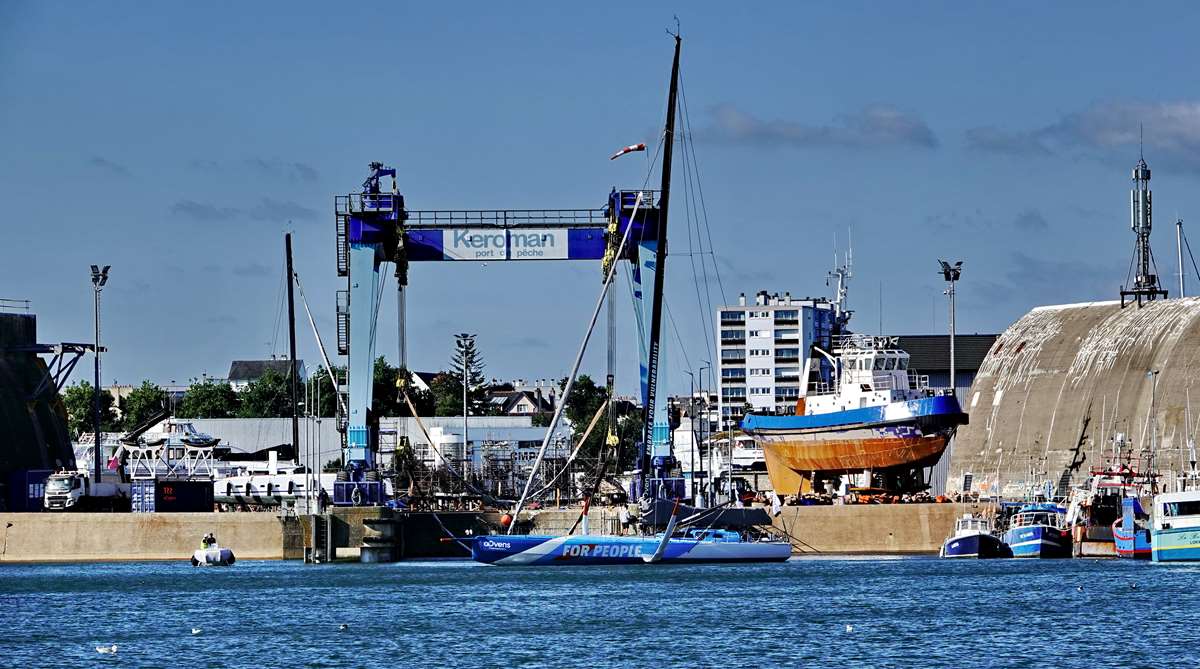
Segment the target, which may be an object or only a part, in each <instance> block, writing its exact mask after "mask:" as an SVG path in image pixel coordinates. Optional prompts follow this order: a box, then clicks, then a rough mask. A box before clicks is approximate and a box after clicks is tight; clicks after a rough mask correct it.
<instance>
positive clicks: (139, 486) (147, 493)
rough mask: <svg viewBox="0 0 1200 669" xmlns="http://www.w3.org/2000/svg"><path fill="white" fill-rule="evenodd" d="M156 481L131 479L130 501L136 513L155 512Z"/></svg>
mask: <svg viewBox="0 0 1200 669" xmlns="http://www.w3.org/2000/svg"><path fill="white" fill-rule="evenodd" d="M154 483H155V482H154V481H130V483H129V502H130V506H131V507H132V510H133V512H134V513H154V510H155V505H154V493H155V489H154Z"/></svg>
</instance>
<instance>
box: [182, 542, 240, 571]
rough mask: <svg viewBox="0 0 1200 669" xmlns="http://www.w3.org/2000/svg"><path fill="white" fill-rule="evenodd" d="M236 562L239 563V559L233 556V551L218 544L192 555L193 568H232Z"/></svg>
mask: <svg viewBox="0 0 1200 669" xmlns="http://www.w3.org/2000/svg"><path fill="white" fill-rule="evenodd" d="M234 562H237V558H235V557H234V556H233V551H231V550H229V549H228V548H222V547H220V546H217V545H216V544H213V545H212V546H209V547H208V548H200V549H197V550H196V552H195V553H192V566H193V567H231V566H233V563H234Z"/></svg>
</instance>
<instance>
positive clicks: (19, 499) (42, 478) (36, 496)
mask: <svg viewBox="0 0 1200 669" xmlns="http://www.w3.org/2000/svg"><path fill="white" fill-rule="evenodd" d="M52 473H54V472H53V470H50V469H21V470H18V471H15V472H13V473H12V475H10V476H9V478H8V495H7V499H5V502H6V507H7V509H8V510H9V511H15V512H18V513H20V512H30V511H41V510H42V501H43V499H44V497H45V494H46V479H48V478H50V475H51V474H52Z"/></svg>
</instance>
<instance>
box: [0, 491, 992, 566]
mask: <svg viewBox="0 0 1200 669" xmlns="http://www.w3.org/2000/svg"><path fill="white" fill-rule="evenodd" d="M984 510H985V509H984V508H983V507H981V506H976V505H971V504H886V505H866V504H863V505H844V506H788V507H784V509H783V513H782V514H780V516H779V517H777V518H775V520H774V524H775V527H776V528H777V529H778V530H780V531H782V532H783V533H786V534H788V535H789V536H790V537H791V538H792V542H793V550H794V552H796V553H797V554H821V553H828V554H920V553H936V552H937V550H938V548H939V547H940V546H941V544H942V541H943V540H944V539H945V538H946V536H948V535H949V534H950V532H951V530H952V529H953V527H954V519H955V518H957V517H958V516H959V515H961V514H962V513H966V512H974V513H982V512H983V511H984ZM381 511H382V510H378V509H336V510H334V512H333V514H332V515H331V517H330V525H331V532H332V539H333V545H334V546H337V547H338V548H337V554H338V557H339V558H350V559H353V557H354V556H355V555H357V553H358V547H359V546H360V545H361V543H362V535H363V530H362V523H363V520H364V519H367V518H378V517H381V515H382V513H381ZM578 516H579V511H578V510H577V509H562V510H558V509H555V510H543V511H535V512H531V513H528V514H526V513H522V514H521V519H520V521H519V522H520V523H521V525H522V526H523V527H520V528H519V529H518V531H528V532H532V533H536V534H562V533H566V532H567V531H569V530H570V529H571V526H572V524H574V522H575V519H576V518H577V517H578ZM395 518H396V519H397V521H398V524H399V526H398V528H397V536H398V539H399V542H398V548H399V549H400V550H399V553H400V555H402V556H403V557H404V558H405V559H421V558H429V557H467V551H465V550H463V549H462V548H461V547H460V546H458V545H457V544H455V543H453V542H447V541H442V538H443V537H448V536H466V535H468V534H479V533H482V532H488V531H491V532H499V531H500V514H498V513H479V512H444V513H437V514H433V513H428V512H414V513H412V514H397V515H396V516H395ZM588 525H589V531H590V532H591V533H593V534H615V533H617V532H618V531H619V528H620V521H619V513H618V511H617V510H616V509H608V508H603V509H592V510H591V512H590V513H589V514H588ZM207 532H213V533H214V534H216V536H217V540H218V541H219V542H220V543H221V544H222V545H224V546H229V547H230V548H232V549H233V550H234V552H235V554H236V555H237V556H238V558H240V559H269V560H278V559H299V558H301V557H302V556H303V554H304V546H305V545H306V544H307V542H308V539H309V527H308V526H307V521H306V519H303V518H285V519H281V518H279V517H278V516H276V515H275V514H272V513H145V514H142V513H5V514H0V563H3V562H107V561H121V560H185V559H187V558H188V557H189V556H191V554H192V551H194V550H195V549H196V548H198V547H199V542H200V537H202V536H203V535H204V534H205V533H207Z"/></svg>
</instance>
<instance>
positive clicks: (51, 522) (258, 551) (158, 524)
mask: <svg viewBox="0 0 1200 669" xmlns="http://www.w3.org/2000/svg"><path fill="white" fill-rule="evenodd" d="M292 522H293V523H294V521H292ZM286 525H287V523H285V522H284V521H281V520H280V519H279V518H278V517H277V516H275V515H274V514H269V513H5V514H0V562H76V561H78V562H92V561H110V560H186V559H187V558H188V557H190V556H191V554H192V552H193V551H195V550H196V549H197V548H199V547H200V538H201V537H202V536H204V534H205V533H206V532H213V533H214V534H215V535H216V537H217V540H218V541H219V542H220V543H221V544H222V545H225V546H229V547H231V548H233V549H234V551H235V554H236V555H237V557H238V558H241V559H272V560H278V559H283V558H284V557H290V555H285V545H287V544H290V543H293V542H290V541H289V542H285V526H286ZM289 534H296V535H297V536H298V532H291V533H289Z"/></svg>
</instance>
